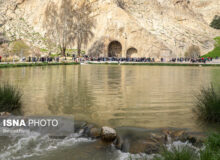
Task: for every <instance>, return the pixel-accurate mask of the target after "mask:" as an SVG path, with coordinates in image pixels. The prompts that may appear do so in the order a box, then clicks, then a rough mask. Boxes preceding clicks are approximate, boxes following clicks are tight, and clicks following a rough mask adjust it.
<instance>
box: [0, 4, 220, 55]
mask: <svg viewBox="0 0 220 160" xmlns="http://www.w3.org/2000/svg"><path fill="white" fill-rule="evenodd" d="M51 2H54V3H55V4H57V6H58V8H59V7H60V4H61V2H62V0H7V1H5V0H0V12H1V17H0V24H4V25H3V26H2V27H0V32H3V31H4V32H6V34H7V36H8V37H9V38H10V39H11V40H13V39H23V40H25V41H26V42H27V43H28V44H30V45H31V46H33V47H38V48H49V47H51V46H53V48H54V52H55V50H56V49H57V47H56V45H54V44H53V45H51V43H49V41H48V40H49V39H51V38H50V37H48V36H47V34H46V33H47V29H46V28H45V27H44V25H45V21H47V17H46V16H45V10H46V8H47V6H48V5H49V4H50V3H51ZM81 2H82V0H72V3H73V4H75V5H80V3H81ZM90 3H91V5H92V15H91V16H93V17H94V28H93V30H92V32H93V35H94V36H93V37H92V38H91V39H89V43H88V44H87V45H84V46H83V48H84V50H85V51H86V53H87V54H89V55H93V56H98V55H99V56H109V55H111V54H112V50H113V52H114V54H117V55H116V56H122V57H126V56H131V57H132V56H133V57H137V56H138V57H143V56H144V57H145V56H146V57H155V58H159V57H165V58H171V57H179V56H184V53H185V52H186V51H187V49H188V48H189V47H190V46H192V45H196V46H198V47H199V48H200V50H201V54H205V53H207V52H208V51H210V50H212V49H213V48H214V41H213V38H214V37H216V36H220V31H219V30H215V29H213V28H211V27H210V26H209V24H210V22H211V21H212V19H213V17H214V16H215V15H220V10H219V8H220V1H219V0H90Z"/></svg>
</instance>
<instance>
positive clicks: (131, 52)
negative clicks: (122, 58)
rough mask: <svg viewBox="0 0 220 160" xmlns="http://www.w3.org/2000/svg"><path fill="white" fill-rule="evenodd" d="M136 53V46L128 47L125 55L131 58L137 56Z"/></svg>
mask: <svg viewBox="0 0 220 160" xmlns="http://www.w3.org/2000/svg"><path fill="white" fill-rule="evenodd" d="M137 53H138V51H137V49H136V48H133V47H132V48H129V49H128V50H127V55H126V57H127V58H133V57H137Z"/></svg>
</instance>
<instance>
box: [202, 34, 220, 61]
mask: <svg viewBox="0 0 220 160" xmlns="http://www.w3.org/2000/svg"><path fill="white" fill-rule="evenodd" d="M214 40H215V41H216V43H215V48H214V49H213V50H212V51H211V52H209V53H207V54H206V55H204V56H202V57H204V58H206V57H212V58H216V57H220V37H216V38H215V39H214Z"/></svg>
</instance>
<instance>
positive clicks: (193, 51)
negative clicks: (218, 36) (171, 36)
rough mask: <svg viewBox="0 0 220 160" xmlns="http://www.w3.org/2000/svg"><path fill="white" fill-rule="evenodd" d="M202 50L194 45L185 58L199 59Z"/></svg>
mask: <svg viewBox="0 0 220 160" xmlns="http://www.w3.org/2000/svg"><path fill="white" fill-rule="evenodd" d="M200 54H201V52H200V48H199V47H198V46H195V45H192V46H190V47H189V48H188V50H187V51H186V53H185V57H187V58H198V57H199V56H200Z"/></svg>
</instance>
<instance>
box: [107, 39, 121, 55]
mask: <svg viewBox="0 0 220 160" xmlns="http://www.w3.org/2000/svg"><path fill="white" fill-rule="evenodd" d="M121 55H122V45H121V43H120V42H118V41H112V42H111V43H109V45H108V57H121Z"/></svg>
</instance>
